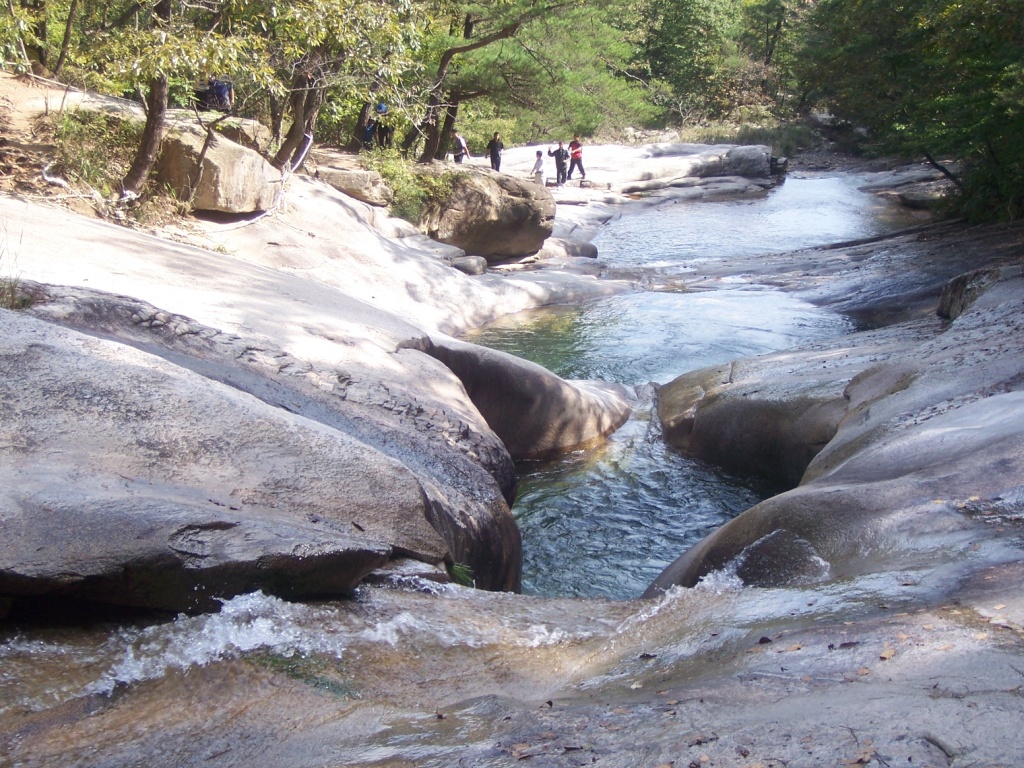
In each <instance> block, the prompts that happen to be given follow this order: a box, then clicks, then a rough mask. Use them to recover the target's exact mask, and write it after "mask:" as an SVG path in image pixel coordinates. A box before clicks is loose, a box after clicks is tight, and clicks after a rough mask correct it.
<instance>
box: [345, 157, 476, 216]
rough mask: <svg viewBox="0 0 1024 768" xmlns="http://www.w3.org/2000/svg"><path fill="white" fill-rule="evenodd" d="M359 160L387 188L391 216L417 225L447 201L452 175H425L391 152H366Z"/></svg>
mask: <svg viewBox="0 0 1024 768" xmlns="http://www.w3.org/2000/svg"><path fill="white" fill-rule="evenodd" d="M363 158H364V160H363V162H364V163H365V164H366V166H367V167H368V168H370V169H371V170H374V171H376V172H377V173H379V174H380V175H381V177H382V178H383V179H384V181H385V183H387V185H388V186H389V187H390V188H391V193H392V195H393V196H394V202H393V203H392V204H391V213H392V215H393V216H398V217H399V218H402V219H405V220H406V221H409V222H412V223H413V224H417V225H418V224H420V223H421V222H422V221H423V216H424V214H425V213H426V212H427V211H428V210H430V209H431V208H432V207H435V206H443V205H444V204H445V203H446V202H447V201H448V199H449V198H450V197H451V194H452V186H453V182H454V180H455V176H456V175H455V174H454V173H451V172H449V171H445V172H443V173H436V172H433V171H428V170H426V169H425V168H423V167H422V166H417V165H416V164H415V163H412V162H410V161H408V160H406V159H404V158H403V157H402V156H401V155H400V154H399V153H398V151H397V150H394V149H385V150H375V151H373V152H368V153H366V154H364V155H363Z"/></svg>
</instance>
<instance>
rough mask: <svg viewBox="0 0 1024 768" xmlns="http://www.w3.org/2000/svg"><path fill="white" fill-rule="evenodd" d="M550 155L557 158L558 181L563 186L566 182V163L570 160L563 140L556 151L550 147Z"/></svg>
mask: <svg viewBox="0 0 1024 768" xmlns="http://www.w3.org/2000/svg"><path fill="white" fill-rule="evenodd" d="M548 156H549V157H553V158H555V174H556V178H557V182H556V183H557V185H558V186H562V185H563V184H565V165H566V163H568V162H569V153H568V152H566V151H565V147H563V146H562V142H558V149H556V150H555V151H554V152H552V151H551V150H550V149H548Z"/></svg>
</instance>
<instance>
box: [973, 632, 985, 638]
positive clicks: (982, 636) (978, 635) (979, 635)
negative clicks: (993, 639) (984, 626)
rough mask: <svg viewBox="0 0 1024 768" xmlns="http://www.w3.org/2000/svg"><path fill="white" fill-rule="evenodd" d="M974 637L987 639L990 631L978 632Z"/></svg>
mask: <svg viewBox="0 0 1024 768" xmlns="http://www.w3.org/2000/svg"><path fill="white" fill-rule="evenodd" d="M974 639H975V640H987V639H988V632H977V633H976V634H975V635H974Z"/></svg>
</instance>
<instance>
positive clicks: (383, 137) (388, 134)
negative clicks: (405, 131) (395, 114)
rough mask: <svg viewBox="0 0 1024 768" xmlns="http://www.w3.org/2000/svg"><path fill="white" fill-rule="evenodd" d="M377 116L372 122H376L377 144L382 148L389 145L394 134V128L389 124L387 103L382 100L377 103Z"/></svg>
mask: <svg viewBox="0 0 1024 768" xmlns="http://www.w3.org/2000/svg"><path fill="white" fill-rule="evenodd" d="M376 112H377V117H376V119H375V120H374V122H375V123H376V124H377V137H376V138H377V146H378V147H380V148H382V149H384V148H387V147H390V146H391V141H392V138H393V137H394V135H395V128H394V126H393V125H392V124H391V118H390V116H389V113H388V105H387V104H385V103H384V102H383V101H381V102H378V103H377V107H376Z"/></svg>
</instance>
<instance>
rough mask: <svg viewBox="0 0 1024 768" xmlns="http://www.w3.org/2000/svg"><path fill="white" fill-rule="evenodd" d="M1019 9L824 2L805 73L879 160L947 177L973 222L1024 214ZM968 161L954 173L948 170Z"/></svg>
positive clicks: (1002, 2)
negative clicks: (933, 169)
mask: <svg viewBox="0 0 1024 768" xmlns="http://www.w3.org/2000/svg"><path fill="white" fill-rule="evenodd" d="M1019 5H1020V4H1019V0H973V1H972V2H951V1H950V0H904V1H903V2H901V3H897V4H891V3H888V2H883V1H882V0H822V1H821V2H820V3H819V4H818V5H817V7H816V8H815V10H814V12H813V13H812V14H811V15H810V18H809V25H808V29H807V36H806V42H805V46H804V49H803V52H802V57H801V71H802V77H803V80H804V82H805V83H806V84H807V87H808V89H809V90H812V91H813V92H815V93H816V96H817V98H818V100H819V101H820V102H821V103H822V104H824V105H825V106H826V107H827V108H829V109H830V110H831V111H832V112H833V114H835V115H836V116H837V117H838V118H840V119H843V120H847V121H849V122H851V123H854V124H856V125H859V126H863V127H865V128H867V129H868V131H869V137H870V139H869V140H870V143H871V145H873V147H874V149H875V150H876V151H878V152H887V153H894V152H895V153H900V154H902V155H904V156H908V157H915V156H916V157H923V158H926V159H928V160H930V161H931V162H933V163H935V164H936V165H937V166H939V167H942V168H944V169H946V170H947V173H948V174H949V176H950V178H952V179H954V180H955V182H956V183H957V184H958V185H959V186H960V187H961V189H962V190H963V196H962V200H963V205H964V210H965V212H966V213H967V214H968V215H970V216H971V217H972V218H992V217H998V218H1015V217H1018V216H1020V215H1022V214H1024V145H1022V144H1021V142H1020V139H1019V137H1020V136H1021V135H1022V134H1024V86H1022V74H1024V14H1021V13H1020V7H1019ZM943 157H951V158H954V159H957V160H959V161H960V163H961V170H960V172H959V173H954V172H953V171H951V170H949V168H947V167H946V166H945V165H943V164H941V163H940V162H939V160H940V159H941V158H943Z"/></svg>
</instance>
